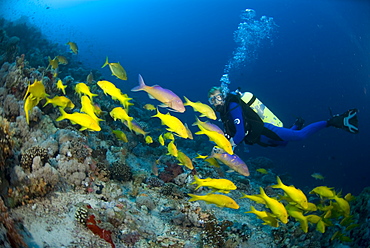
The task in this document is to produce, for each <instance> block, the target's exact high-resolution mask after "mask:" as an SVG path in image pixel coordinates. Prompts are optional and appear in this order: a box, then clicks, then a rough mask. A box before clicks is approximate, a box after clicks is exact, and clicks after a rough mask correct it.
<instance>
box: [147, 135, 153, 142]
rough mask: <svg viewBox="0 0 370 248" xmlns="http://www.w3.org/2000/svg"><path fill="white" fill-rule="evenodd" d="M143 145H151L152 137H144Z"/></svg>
mask: <svg viewBox="0 0 370 248" xmlns="http://www.w3.org/2000/svg"><path fill="white" fill-rule="evenodd" d="M145 143H147V144H151V143H153V139H152V137H150V136H149V135H147V136H145Z"/></svg>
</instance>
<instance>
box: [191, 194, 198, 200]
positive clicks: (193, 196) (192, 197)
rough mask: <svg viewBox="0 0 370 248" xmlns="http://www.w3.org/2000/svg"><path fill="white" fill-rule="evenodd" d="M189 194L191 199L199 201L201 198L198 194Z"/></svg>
mask: <svg viewBox="0 0 370 248" xmlns="http://www.w3.org/2000/svg"><path fill="white" fill-rule="evenodd" d="M188 196H190V197H191V198H190V199H189V201H198V200H199V199H200V198H199V196H198V195H193V194H188Z"/></svg>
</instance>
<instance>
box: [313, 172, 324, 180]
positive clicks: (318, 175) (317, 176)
mask: <svg viewBox="0 0 370 248" xmlns="http://www.w3.org/2000/svg"><path fill="white" fill-rule="evenodd" d="M311 177H313V178H315V179H316V180H324V179H325V177H324V176H323V175H321V174H320V173H313V174H312V175H311Z"/></svg>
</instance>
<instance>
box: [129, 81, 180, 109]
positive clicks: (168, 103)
mask: <svg viewBox="0 0 370 248" xmlns="http://www.w3.org/2000/svg"><path fill="white" fill-rule="evenodd" d="M141 90H143V91H145V92H146V93H148V95H149V98H151V99H157V100H158V101H160V102H161V103H163V105H159V106H160V107H169V108H171V109H173V110H174V111H177V112H180V113H184V112H185V106H184V103H183V102H182V101H181V99H180V97H178V96H177V95H176V94H175V93H173V92H172V91H171V90H168V89H164V88H162V87H161V86H159V85H153V86H147V85H146V84H145V83H144V79H143V77H142V76H141V75H140V74H139V86H136V87H134V88H132V89H131V91H141Z"/></svg>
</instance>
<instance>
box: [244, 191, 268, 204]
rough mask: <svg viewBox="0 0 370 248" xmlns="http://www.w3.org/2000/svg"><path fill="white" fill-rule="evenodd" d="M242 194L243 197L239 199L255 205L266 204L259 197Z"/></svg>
mask: <svg viewBox="0 0 370 248" xmlns="http://www.w3.org/2000/svg"><path fill="white" fill-rule="evenodd" d="M242 194H243V196H242V197H240V199H243V198H248V199H249V200H252V201H255V202H256V203H259V204H266V202H265V200H264V199H262V198H261V196H260V195H247V194H244V193H242Z"/></svg>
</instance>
